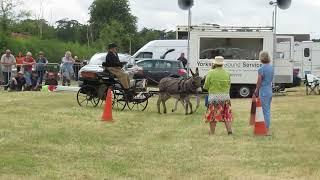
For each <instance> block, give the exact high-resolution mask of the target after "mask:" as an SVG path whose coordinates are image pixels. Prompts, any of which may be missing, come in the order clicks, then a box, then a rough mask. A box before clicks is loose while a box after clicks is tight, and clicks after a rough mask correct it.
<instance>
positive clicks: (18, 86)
mask: <svg viewBox="0 0 320 180" xmlns="http://www.w3.org/2000/svg"><path fill="white" fill-rule="evenodd" d="M25 84H26V79H25V78H24V77H23V72H22V71H19V72H18V73H17V76H16V77H14V78H12V80H11V83H10V91H22V89H23V88H24V86H25Z"/></svg>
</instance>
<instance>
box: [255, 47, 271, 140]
mask: <svg viewBox="0 0 320 180" xmlns="http://www.w3.org/2000/svg"><path fill="white" fill-rule="evenodd" d="M260 61H261V63H262V64H263V65H262V67H261V68H259V70H258V81H257V87H256V90H255V93H254V94H255V96H256V97H260V99H261V104H262V110H263V115H264V120H265V122H266V127H267V131H268V135H270V132H269V128H270V120H271V117H270V106H271V101H272V80H273V67H272V65H271V64H270V56H269V54H268V52H264V51H263V52H261V53H260Z"/></svg>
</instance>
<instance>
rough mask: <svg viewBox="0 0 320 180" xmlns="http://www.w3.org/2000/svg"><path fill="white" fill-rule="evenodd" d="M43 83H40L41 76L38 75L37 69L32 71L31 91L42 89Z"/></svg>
mask: <svg viewBox="0 0 320 180" xmlns="http://www.w3.org/2000/svg"><path fill="white" fill-rule="evenodd" d="M40 89H41V85H40V78H39V76H38V73H37V72H36V71H32V74H31V87H30V90H31V91H40Z"/></svg>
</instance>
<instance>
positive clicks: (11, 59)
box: [0, 54, 16, 72]
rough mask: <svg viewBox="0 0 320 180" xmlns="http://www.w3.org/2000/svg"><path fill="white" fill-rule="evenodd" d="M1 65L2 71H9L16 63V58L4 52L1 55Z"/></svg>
mask: <svg viewBox="0 0 320 180" xmlns="http://www.w3.org/2000/svg"><path fill="white" fill-rule="evenodd" d="M0 62H1V67H2V72H11V71H12V66H13V65H15V64H16V58H15V57H14V56H13V55H12V54H10V56H9V57H8V56H7V55H6V54H4V55H2V57H1V61H0ZM8 63H9V64H10V65H7V64H8Z"/></svg>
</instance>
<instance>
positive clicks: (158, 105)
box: [157, 93, 162, 114]
mask: <svg viewBox="0 0 320 180" xmlns="http://www.w3.org/2000/svg"><path fill="white" fill-rule="evenodd" d="M161 98H162V94H161V93H160V94H159V98H158V101H157V107H158V113H159V114H161V112H160V105H161V103H162V100H161Z"/></svg>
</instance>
